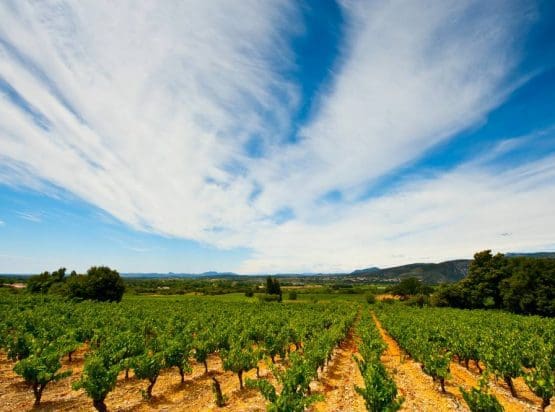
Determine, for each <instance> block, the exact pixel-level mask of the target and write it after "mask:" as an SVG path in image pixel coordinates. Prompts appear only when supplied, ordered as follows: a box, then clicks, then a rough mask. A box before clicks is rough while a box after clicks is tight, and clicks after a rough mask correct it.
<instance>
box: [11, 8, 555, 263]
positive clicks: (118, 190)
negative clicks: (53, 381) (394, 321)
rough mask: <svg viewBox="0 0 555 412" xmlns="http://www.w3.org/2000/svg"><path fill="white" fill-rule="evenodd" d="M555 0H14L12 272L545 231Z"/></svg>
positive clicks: (551, 175)
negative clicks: (202, 0) (161, 0)
mask: <svg viewBox="0 0 555 412" xmlns="http://www.w3.org/2000/svg"><path fill="white" fill-rule="evenodd" d="M554 205H555V3H554V2H552V1H549V0H544V1H538V2H535V1H530V0H525V1H506V0H502V1H496V0H491V1H487V2H484V1H478V0H477V1H460V0H453V1H450V0H437V1H426V0H425V1H418V2H416V1H414V2H411V1H365V0H337V1H335V0H321V1H317V2H314V1H309V0H305V1H302V0H291V1H289V0H275V1H274V0H243V1H240V2H237V1H229V0H211V1H204V2H201V1H196V0H185V1H170V0H168V1H164V2H154V1H136V0H121V1H117V2H113V1H108V0H83V1H65V0H45V1H40V2H35V1H25V0H4V1H2V2H0V273H36V272H41V271H44V270H55V269H57V268H58V267H62V266H63V267H66V268H68V269H69V270H73V269H75V270H77V271H79V272H81V271H85V270H86V269H87V268H88V267H90V266H93V265H108V266H110V267H112V268H115V269H117V270H119V271H120V272H160V273H162V272H163V273H165V272H187V273H198V272H204V271H209V270H217V271H233V272H236V273H243V274H254V273H286V272H288V273H293V272H297V273H299V272H328V273H329V272H346V271H352V270H355V269H360V268H365V267H371V266H379V267H387V266H394V265H401V264H405V263H411V262H439V261H443V260H449V259H455V258H470V257H471V256H472V255H473V254H474V253H475V252H477V251H479V250H483V249H493V250H494V251H499V252H534V251H554V250H555V235H554V234H555V213H554V210H555V206H554Z"/></svg>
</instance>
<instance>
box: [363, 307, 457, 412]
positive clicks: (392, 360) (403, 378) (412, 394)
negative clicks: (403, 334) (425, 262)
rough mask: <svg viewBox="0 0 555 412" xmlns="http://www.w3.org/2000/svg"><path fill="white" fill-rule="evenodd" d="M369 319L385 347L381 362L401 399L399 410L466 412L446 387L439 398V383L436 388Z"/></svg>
mask: <svg viewBox="0 0 555 412" xmlns="http://www.w3.org/2000/svg"><path fill="white" fill-rule="evenodd" d="M372 317H373V319H374V322H376V326H377V328H378V330H379V332H380V335H381V336H382V339H383V340H384V342H385V343H386V344H387V349H386V350H385V352H384V354H383V355H382V358H381V360H382V362H383V364H384V365H385V367H386V369H387V370H388V372H389V373H390V375H391V377H392V378H393V380H394V381H395V384H396V385H397V389H398V391H399V393H400V394H401V396H402V397H403V398H404V399H405V401H404V402H403V406H402V407H401V410H402V411H418V412H440V411H441V412H442V411H468V408H467V407H466V405H465V403H464V401H462V402H461V401H460V400H459V399H457V398H456V397H455V396H453V389H454V388H452V387H449V386H448V385H447V384H446V385H445V386H446V388H445V389H446V390H447V392H448V393H447V394H443V395H442V394H441V393H440V392H439V384H438V385H436V384H435V383H434V382H433V381H432V378H431V377H429V376H428V375H426V374H425V373H424V372H423V371H422V368H421V367H420V364H418V363H417V362H415V361H414V360H412V359H410V358H408V356H406V355H405V353H404V352H403V351H402V350H401V348H400V347H399V345H398V344H397V342H396V341H395V340H394V339H393V338H392V337H391V336H389V334H388V333H387V332H386V331H385V330H384V328H383V327H382V325H381V323H380V321H379V320H378V319H377V318H376V316H375V315H374V314H372ZM457 391H458V388H457Z"/></svg>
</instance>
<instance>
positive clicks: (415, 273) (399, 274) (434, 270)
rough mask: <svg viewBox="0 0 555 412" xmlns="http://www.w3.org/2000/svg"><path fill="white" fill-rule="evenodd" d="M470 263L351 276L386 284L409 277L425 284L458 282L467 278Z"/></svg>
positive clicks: (415, 266) (367, 271) (363, 271)
mask: <svg viewBox="0 0 555 412" xmlns="http://www.w3.org/2000/svg"><path fill="white" fill-rule="evenodd" d="M470 262H471V261H470V259H459V260H448V261H446V262H441V263H411V264H409V265H403V266H395V267H391V268H385V269H379V268H376V267H372V268H368V269H360V270H355V271H354V272H352V273H351V274H350V276H364V277H369V278H372V279H373V280H376V281H385V282H387V281H389V282H395V281H399V280H400V279H403V278H409V277H416V278H418V279H420V280H422V281H423V282H425V283H444V282H456V281H458V280H460V279H462V278H463V277H465V276H466V273H467V272H468V265H469V264H470Z"/></svg>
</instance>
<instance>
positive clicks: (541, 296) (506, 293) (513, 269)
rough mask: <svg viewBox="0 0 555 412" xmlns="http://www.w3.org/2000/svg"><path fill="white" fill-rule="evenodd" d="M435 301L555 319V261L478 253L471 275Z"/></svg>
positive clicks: (439, 293) (440, 291)
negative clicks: (554, 317)
mask: <svg viewBox="0 0 555 412" xmlns="http://www.w3.org/2000/svg"><path fill="white" fill-rule="evenodd" d="M433 301H435V304H436V305H437V306H451V307H457V308H466V309H503V310H507V311H510V312H514V313H521V314H530V315H532V314H535V315H542V316H555V259H549V258H531V257H507V256H505V255H503V254H501V253H498V254H496V255H492V253H491V250H484V251H482V252H478V253H476V254H475V255H474V260H473V261H472V262H471V263H470V266H469V269H468V275H467V276H466V277H465V278H464V279H462V280H460V281H459V282H456V283H452V284H448V285H444V286H442V287H440V288H439V289H438V290H437V292H436V293H435V294H434V296H433Z"/></svg>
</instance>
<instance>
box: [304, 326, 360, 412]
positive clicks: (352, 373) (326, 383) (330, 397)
mask: <svg viewBox="0 0 555 412" xmlns="http://www.w3.org/2000/svg"><path fill="white" fill-rule="evenodd" d="M357 322H358V320H357V321H356V322H355V324H356V323H357ZM355 354H358V338H357V336H355V334H354V327H353V328H351V330H350V331H349V333H348V335H347V337H346V339H345V340H344V341H343V342H341V344H340V345H339V347H337V348H336V349H335V351H334V356H333V358H332V360H331V362H330V363H329V364H328V366H326V368H324V372H323V373H322V374H321V375H320V379H318V380H317V381H314V382H312V384H311V385H310V387H311V389H312V392H313V393H322V394H323V395H324V396H325V400H324V401H322V402H318V403H315V404H314V405H312V406H311V407H310V408H309V409H308V410H309V411H311V412H327V411H330V412H331V411H349V412H359V411H360V412H363V411H366V407H365V406H364V399H363V398H362V397H361V396H360V395H359V394H358V393H357V392H356V391H355V385H357V386H364V381H363V379H362V375H361V374H360V371H359V370H358V366H357V364H356V362H355V360H354V359H353V355H355Z"/></svg>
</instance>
